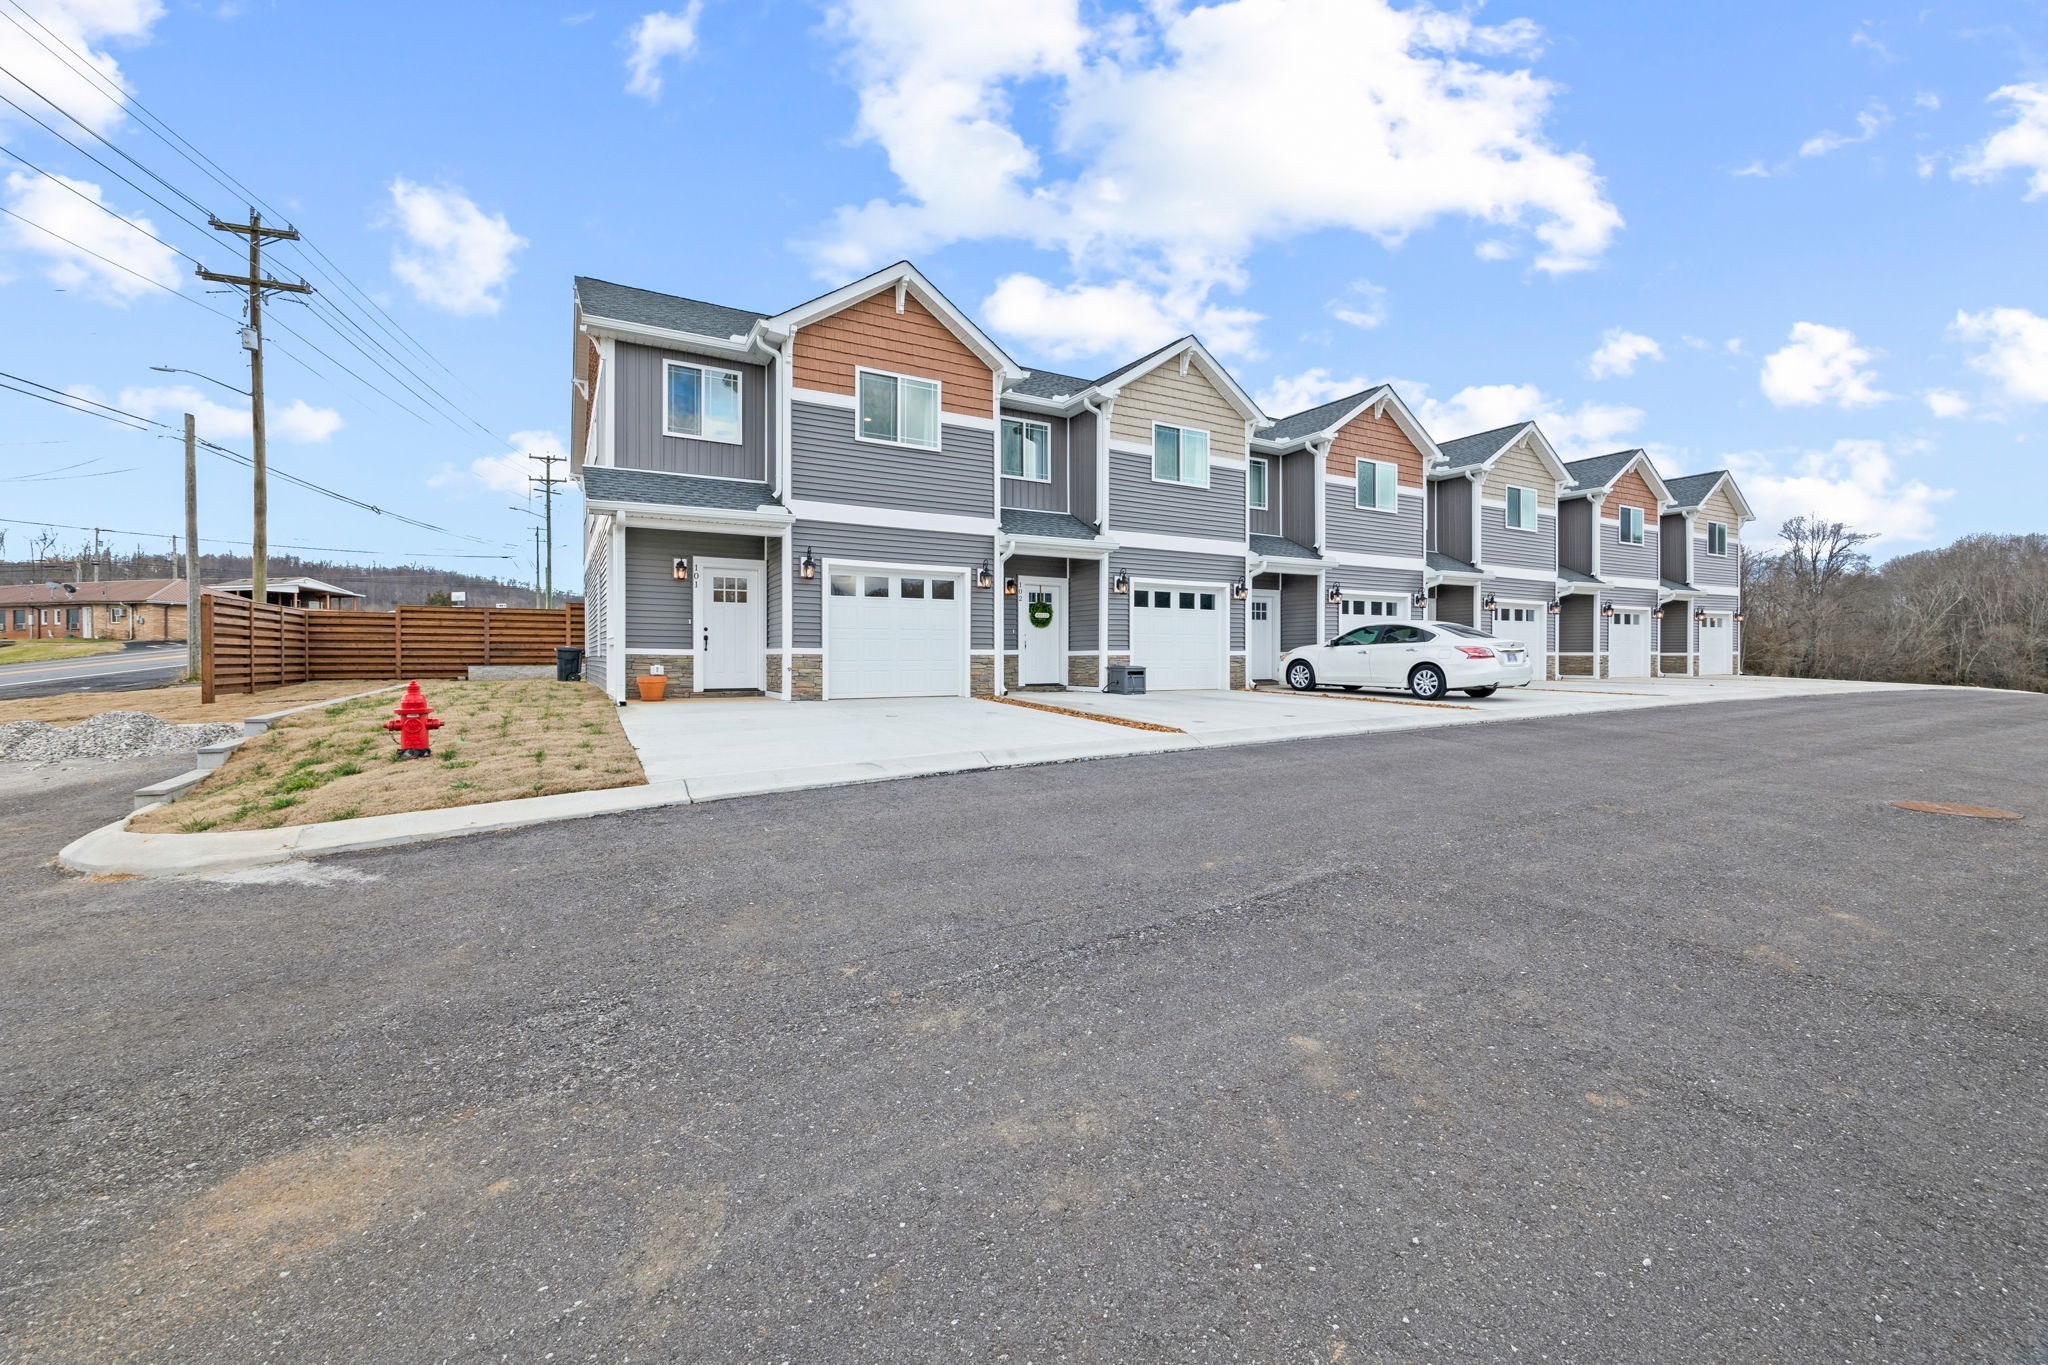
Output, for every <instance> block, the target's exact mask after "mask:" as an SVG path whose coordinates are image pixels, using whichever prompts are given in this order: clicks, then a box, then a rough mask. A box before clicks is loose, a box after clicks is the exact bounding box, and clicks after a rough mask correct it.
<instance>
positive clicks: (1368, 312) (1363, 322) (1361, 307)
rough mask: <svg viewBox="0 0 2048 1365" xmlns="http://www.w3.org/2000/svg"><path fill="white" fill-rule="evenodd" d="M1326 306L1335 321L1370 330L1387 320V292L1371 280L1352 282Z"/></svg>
mask: <svg viewBox="0 0 2048 1365" xmlns="http://www.w3.org/2000/svg"><path fill="white" fill-rule="evenodd" d="M1326 306H1327V307H1328V308H1329V310H1330V313H1331V315H1332V316H1334V317H1335V318H1336V319H1337V321H1339V322H1348V323H1350V324H1351V325H1352V326H1353V327H1364V328H1367V329H1370V328H1374V327H1377V326H1379V325H1380V324H1381V323H1383V322H1385V321H1386V320H1387V291H1386V290H1385V289H1384V288H1382V287H1381V286H1379V285H1376V284H1374V283H1373V282H1372V281H1371V280H1353V281H1352V282H1351V283H1350V284H1347V285H1345V286H1344V292H1343V293H1342V294H1340V295H1338V296H1337V297H1336V298H1334V299H1331V300H1330V302H1329V303H1328V305H1326Z"/></svg>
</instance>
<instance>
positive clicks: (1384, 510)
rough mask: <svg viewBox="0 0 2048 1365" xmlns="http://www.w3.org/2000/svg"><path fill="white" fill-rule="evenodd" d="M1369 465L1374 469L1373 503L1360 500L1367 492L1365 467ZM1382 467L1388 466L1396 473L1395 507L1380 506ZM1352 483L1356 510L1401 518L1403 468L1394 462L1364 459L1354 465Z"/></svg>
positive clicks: (1352, 496) (1352, 497)
mask: <svg viewBox="0 0 2048 1365" xmlns="http://www.w3.org/2000/svg"><path fill="white" fill-rule="evenodd" d="M1367 465H1371V466H1372V467H1373V480H1372V496H1373V501H1371V502H1364V501H1361V500H1360V498H1361V495H1362V494H1363V493H1364V492H1365V467H1366V466H1367ZM1381 465H1385V466H1387V467H1388V468H1389V469H1391V470H1393V471H1394V505H1393V506H1392V507H1382V506H1380V505H1379V496H1380V481H1379V467H1380V466H1381ZM1351 481H1352V484H1353V489H1352V494H1351V501H1352V504H1353V505H1354V506H1355V507H1356V508H1357V509H1358V510H1359V511H1361V512H1378V513H1379V514H1380V515H1382V516H1399V515H1400V514H1401V467H1400V466H1399V465H1397V464H1395V463H1394V462H1393V461H1392V460H1363V459H1362V460H1358V461H1356V462H1355V464H1354V467H1353V469H1352V480H1351Z"/></svg>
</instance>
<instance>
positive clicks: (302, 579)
mask: <svg viewBox="0 0 2048 1365" xmlns="http://www.w3.org/2000/svg"><path fill="white" fill-rule="evenodd" d="M255 586H256V583H255V580H253V579H248V578H239V579H236V580H235V581H234V582H232V583H216V584H214V585H213V586H212V587H209V588H208V589H207V591H208V592H238V591H240V590H241V589H243V588H251V589H253V588H254V587H255ZM263 590H264V591H265V592H324V593H327V594H329V595H330V596H333V597H361V596H362V594H361V593H359V592H355V591H352V590H351V589H348V588H337V587H335V586H334V584H332V583H326V582H322V581H321V580H320V579H317V578H308V577H306V576H305V575H304V574H299V575H296V576H294V577H291V578H267V579H265V580H264V581H263Z"/></svg>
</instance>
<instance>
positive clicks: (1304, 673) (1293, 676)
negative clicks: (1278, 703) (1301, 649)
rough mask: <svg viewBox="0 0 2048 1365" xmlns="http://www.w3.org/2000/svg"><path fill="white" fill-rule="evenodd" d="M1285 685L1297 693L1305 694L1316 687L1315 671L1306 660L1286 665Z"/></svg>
mask: <svg viewBox="0 0 2048 1365" xmlns="http://www.w3.org/2000/svg"><path fill="white" fill-rule="evenodd" d="M1287 685H1288V686H1289V687H1291V688H1293V689H1294V690H1295V691H1297V692H1306V691H1308V690H1309V689H1310V688H1311V687H1314V686H1315V685H1316V671H1315V669H1314V667H1313V666H1311V665H1310V663H1309V661H1308V660H1307V659H1296V660H1295V661H1294V662H1293V663H1291V664H1289V665H1287Z"/></svg>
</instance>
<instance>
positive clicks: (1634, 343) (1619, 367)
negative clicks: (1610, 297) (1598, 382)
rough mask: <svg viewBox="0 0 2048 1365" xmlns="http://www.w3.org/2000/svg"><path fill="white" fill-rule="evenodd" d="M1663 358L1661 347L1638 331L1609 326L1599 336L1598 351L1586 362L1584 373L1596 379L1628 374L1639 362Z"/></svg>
mask: <svg viewBox="0 0 2048 1365" xmlns="http://www.w3.org/2000/svg"><path fill="white" fill-rule="evenodd" d="M1663 358H1664V348H1663V347H1662V346H1659V345H1658V344H1657V343H1656V342H1655V341H1652V340H1651V339H1650V338H1649V337H1646V336H1644V335H1643V334H1642V333H1641V332H1631V331H1629V330H1627V329H1626V328H1622V327H1609V328H1608V329H1607V330H1606V331H1605V332H1604V333H1602V334H1601V337H1600V346H1599V348H1598V349H1597V350H1595V351H1594V352H1593V354H1592V356H1591V357H1589V358H1588V359H1587V361H1586V373H1588V374H1590V375H1592V376H1593V378H1595V379H1606V378H1608V377H1609V376H1612V375H1630V374H1634V373H1635V372H1636V365H1637V363H1638V362H1640V361H1644V360H1662V359H1663Z"/></svg>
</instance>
